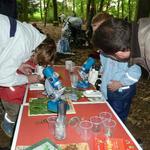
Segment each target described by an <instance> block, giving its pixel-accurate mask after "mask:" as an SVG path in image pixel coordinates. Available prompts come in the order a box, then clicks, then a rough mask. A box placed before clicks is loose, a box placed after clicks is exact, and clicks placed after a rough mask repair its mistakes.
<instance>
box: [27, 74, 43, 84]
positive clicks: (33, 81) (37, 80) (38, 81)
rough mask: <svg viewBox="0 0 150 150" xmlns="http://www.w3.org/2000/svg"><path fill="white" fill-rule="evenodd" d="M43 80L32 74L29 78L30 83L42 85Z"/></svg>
mask: <svg viewBox="0 0 150 150" xmlns="http://www.w3.org/2000/svg"><path fill="white" fill-rule="evenodd" d="M41 80H42V78H41V77H40V75H37V74H32V75H29V76H28V83H40V82H41Z"/></svg>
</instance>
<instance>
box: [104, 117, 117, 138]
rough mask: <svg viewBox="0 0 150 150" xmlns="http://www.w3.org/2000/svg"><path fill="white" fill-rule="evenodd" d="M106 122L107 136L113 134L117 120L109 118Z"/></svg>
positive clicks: (105, 131) (105, 132) (105, 130)
mask: <svg viewBox="0 0 150 150" xmlns="http://www.w3.org/2000/svg"><path fill="white" fill-rule="evenodd" d="M103 124H104V134H105V136H107V137H111V136H113V132H114V129H115V127H116V121H115V120H112V119H107V120H105V121H104V122H103Z"/></svg>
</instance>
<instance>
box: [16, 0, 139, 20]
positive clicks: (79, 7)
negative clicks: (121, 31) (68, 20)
mask: <svg viewBox="0 0 150 150" xmlns="http://www.w3.org/2000/svg"><path fill="white" fill-rule="evenodd" d="M28 1H29V5H28V6H27V7H28V16H29V18H30V19H31V20H34V19H35V20H41V15H40V11H41V9H40V0H28ZM44 1H45V2H46V3H47V2H48V0H41V2H42V14H43V16H44V11H45V10H44ZM118 1H119V0H104V3H103V9H102V10H103V11H106V12H108V13H110V14H112V15H113V16H116V17H118V16H119V17H120V18H121V17H123V18H125V17H127V18H128V19H131V20H134V18H135V13H136V5H137V2H138V0H130V12H129V4H128V3H129V0H120V5H119V14H118V8H117V7H118ZM17 2H18V5H19V7H18V13H23V12H22V11H23V9H22V8H23V7H22V0H17ZM74 2H75V5H74V7H75V8H74V10H75V12H76V14H77V16H80V17H81V18H82V19H84V20H86V18H85V17H86V11H87V2H88V0H75V1H74ZM94 2H95V7H96V13H97V12H99V8H100V4H101V1H100V0H94ZM122 2H123V5H124V6H123V8H124V10H123V12H122ZM57 10H58V16H59V15H60V14H62V13H64V14H65V15H66V16H70V15H72V12H73V0H64V2H61V1H59V0H57ZM122 14H123V16H122ZM53 15H54V14H53V1H52V0H50V4H49V8H48V16H47V22H52V21H53V18H54V17H53ZM129 15H130V16H129Z"/></svg>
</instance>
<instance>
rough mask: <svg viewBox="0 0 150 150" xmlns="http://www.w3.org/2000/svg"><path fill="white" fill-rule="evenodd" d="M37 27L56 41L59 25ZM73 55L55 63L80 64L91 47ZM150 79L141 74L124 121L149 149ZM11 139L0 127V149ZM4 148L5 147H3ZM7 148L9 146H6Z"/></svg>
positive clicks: (77, 51)
mask: <svg viewBox="0 0 150 150" xmlns="http://www.w3.org/2000/svg"><path fill="white" fill-rule="evenodd" d="M37 25H38V27H39V28H40V29H42V31H43V32H44V33H49V34H50V35H51V37H52V38H53V39H55V41H56V42H57V41H58V40H59V38H60V35H61V26H53V25H51V24H47V26H46V27H43V24H41V23H37ZM72 52H73V53H74V54H75V55H63V56H61V55H59V56H58V57H57V59H56V61H55V64H61V65H64V64H65V61H66V60H72V61H74V62H75V64H76V65H82V64H83V62H84V61H85V60H86V59H87V57H88V55H89V54H90V53H91V52H92V49H72ZM149 114H150V79H148V76H147V75H145V72H143V75H142V77H141V79H140V81H139V82H138V85H137V94H136V96H135V97H134V99H133V101H132V105H131V109H130V113H129V116H128V120H127V122H126V126H127V128H128V129H129V131H130V132H131V134H133V136H134V137H135V138H136V139H138V140H139V139H140V140H139V141H140V143H141V142H142V145H143V149H144V150H149V149H150V115H149ZM0 121H1V117H0ZM10 143H11V139H9V138H8V137H7V136H5V134H4V133H3V132H2V130H1V128H0V150H2V147H9V145H10ZM4 150H6V148H5V149H4ZM8 150H9V148H8Z"/></svg>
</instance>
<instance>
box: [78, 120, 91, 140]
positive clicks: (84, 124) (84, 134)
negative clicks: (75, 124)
mask: <svg viewBox="0 0 150 150" xmlns="http://www.w3.org/2000/svg"><path fill="white" fill-rule="evenodd" d="M92 127H93V124H92V122H90V121H88V120H83V121H81V122H80V123H79V129H80V136H81V138H82V139H83V140H84V141H87V140H89V139H90V138H91V136H92Z"/></svg>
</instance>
